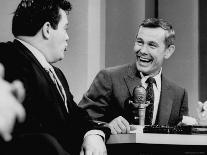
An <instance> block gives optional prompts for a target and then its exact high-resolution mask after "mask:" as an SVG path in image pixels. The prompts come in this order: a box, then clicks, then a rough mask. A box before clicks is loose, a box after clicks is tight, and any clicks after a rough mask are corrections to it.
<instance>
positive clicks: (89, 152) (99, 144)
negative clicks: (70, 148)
mask: <svg viewBox="0 0 207 155" xmlns="http://www.w3.org/2000/svg"><path fill="white" fill-rule="evenodd" d="M80 155H107V151H106V145H105V143H104V141H103V138H102V137H101V136H99V135H88V136H86V137H85V138H84V141H83V144H82V148H81V152H80Z"/></svg>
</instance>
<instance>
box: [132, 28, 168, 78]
mask: <svg viewBox="0 0 207 155" xmlns="http://www.w3.org/2000/svg"><path fill="white" fill-rule="evenodd" d="M164 40H165V31H164V30H163V29H162V28H146V27H140V29H139V32H138V34H137V37H136V42H135V45H134V51H135V55H136V65H137V69H138V70H139V71H141V72H143V73H144V74H147V75H156V74H158V73H159V71H160V69H161V67H162V64H163V61H164V59H165V58H166V56H165V55H166V50H167V48H166V46H165V44H164Z"/></svg>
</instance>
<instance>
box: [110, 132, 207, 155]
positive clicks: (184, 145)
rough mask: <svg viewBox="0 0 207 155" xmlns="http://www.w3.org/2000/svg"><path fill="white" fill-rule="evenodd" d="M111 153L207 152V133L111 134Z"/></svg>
mask: <svg viewBox="0 0 207 155" xmlns="http://www.w3.org/2000/svg"><path fill="white" fill-rule="evenodd" d="M107 149H108V152H109V154H110V155H111V154H117V151H118V152H119V154H128V155H129V154H130V155H131V154H139V153H140V154H166V153H167V154H172V153H173V154H207V135H206V134H196V135H179V134H151V133H132V134H118V135H111V136H110V138H109V140H108V141H107Z"/></svg>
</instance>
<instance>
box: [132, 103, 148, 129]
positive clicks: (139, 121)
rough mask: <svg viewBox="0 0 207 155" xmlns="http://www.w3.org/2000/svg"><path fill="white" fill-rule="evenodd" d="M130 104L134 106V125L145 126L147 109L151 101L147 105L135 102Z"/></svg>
mask: <svg viewBox="0 0 207 155" xmlns="http://www.w3.org/2000/svg"><path fill="white" fill-rule="evenodd" d="M129 104H131V105H132V106H133V110H132V114H133V123H134V124H135V125H143V126H144V125H145V113H146V107H147V106H148V105H149V104H150V102H149V101H146V103H136V102H133V101H131V100H130V101H129Z"/></svg>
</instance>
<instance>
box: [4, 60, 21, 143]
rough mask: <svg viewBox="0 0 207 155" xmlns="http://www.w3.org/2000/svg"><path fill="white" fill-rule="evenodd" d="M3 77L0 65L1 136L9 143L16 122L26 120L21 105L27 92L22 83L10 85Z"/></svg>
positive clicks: (16, 82) (15, 82)
mask: <svg viewBox="0 0 207 155" xmlns="http://www.w3.org/2000/svg"><path fill="white" fill-rule="evenodd" d="M3 76H4V68H3V66H2V65H1V64H0V135H1V137H2V138H3V139H4V140H5V141H9V140H11V138H12V136H11V133H12V130H13V127H14V125H15V122H16V120H17V121H19V122H22V121H23V120H24V118H25V111H24V108H23V106H22V105H21V104H20V103H21V102H22V101H23V99H24V95H25V92H24V88H23V85H22V83H21V82H20V81H14V82H13V83H8V82H7V81H5V80H4V79H3Z"/></svg>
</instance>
